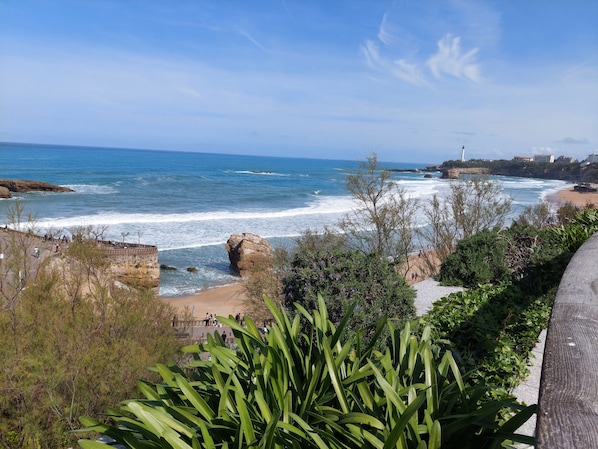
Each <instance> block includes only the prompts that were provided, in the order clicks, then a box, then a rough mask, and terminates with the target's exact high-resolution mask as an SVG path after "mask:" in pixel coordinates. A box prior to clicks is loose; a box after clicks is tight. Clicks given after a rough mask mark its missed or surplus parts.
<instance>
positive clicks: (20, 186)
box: [0, 179, 74, 198]
mask: <svg viewBox="0 0 598 449" xmlns="http://www.w3.org/2000/svg"><path fill="white" fill-rule="evenodd" d="M7 192H8V196H6V194H7ZM10 192H15V193H16V192H74V190H73V189H69V188H67V187H62V186H57V185H54V184H50V183H47V182H42V181H22V180H18V179H0V198H10V195H11V194H10Z"/></svg>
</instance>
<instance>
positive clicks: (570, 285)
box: [536, 233, 598, 449]
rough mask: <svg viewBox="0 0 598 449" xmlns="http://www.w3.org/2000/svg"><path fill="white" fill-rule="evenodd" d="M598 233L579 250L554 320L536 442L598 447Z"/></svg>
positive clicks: (550, 446) (541, 446)
mask: <svg viewBox="0 0 598 449" xmlns="http://www.w3.org/2000/svg"><path fill="white" fill-rule="evenodd" d="M597 351H598V233H596V234H594V235H593V236H592V237H591V238H590V239H588V240H587V241H586V242H585V243H584V244H583V245H582V246H581V248H579V250H578V251H577V252H576V253H575V255H574V256H573V258H572V259H571V261H570V262H569V265H568V266H567V269H566V270H565V273H564V275H563V277H562V279H561V283H560V284H559V289H558V292H557V295H556V298H555V302H554V306H553V308H552V315H551V317H550V322H549V324H548V332H547V335H546V345H545V349H544V362H543V365H542V378H541V381H540V398H539V401H538V424H537V427H536V448H537V449H556V448H584V449H588V448H598V356H597V355H598V352H597Z"/></svg>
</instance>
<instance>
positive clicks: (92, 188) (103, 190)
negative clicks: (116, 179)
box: [64, 184, 118, 195]
mask: <svg viewBox="0 0 598 449" xmlns="http://www.w3.org/2000/svg"><path fill="white" fill-rule="evenodd" d="M64 187H68V188H69V189H73V190H74V191H75V193H80V194H83V195H113V194H115V193H118V190H117V189H115V188H114V187H111V186H105V185H98V184H67V185H65V186H64Z"/></svg>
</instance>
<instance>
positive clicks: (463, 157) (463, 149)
mask: <svg viewBox="0 0 598 449" xmlns="http://www.w3.org/2000/svg"><path fill="white" fill-rule="evenodd" d="M461 162H465V145H463V148H461Z"/></svg>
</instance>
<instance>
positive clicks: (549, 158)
mask: <svg viewBox="0 0 598 449" xmlns="http://www.w3.org/2000/svg"><path fill="white" fill-rule="evenodd" d="M534 162H548V163H549V164H552V163H553V162H554V154H534Z"/></svg>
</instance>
